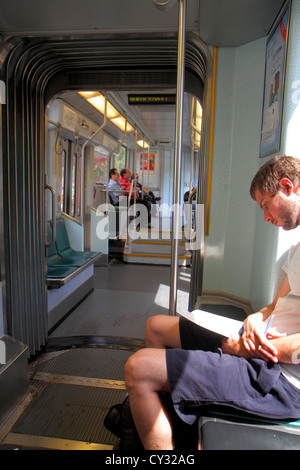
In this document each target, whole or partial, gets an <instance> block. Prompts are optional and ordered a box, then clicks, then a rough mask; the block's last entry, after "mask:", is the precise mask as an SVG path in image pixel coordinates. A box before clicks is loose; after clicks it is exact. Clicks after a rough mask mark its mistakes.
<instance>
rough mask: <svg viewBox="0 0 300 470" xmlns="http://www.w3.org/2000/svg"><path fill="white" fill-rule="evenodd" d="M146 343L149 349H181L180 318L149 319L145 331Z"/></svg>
mask: <svg viewBox="0 0 300 470" xmlns="http://www.w3.org/2000/svg"><path fill="white" fill-rule="evenodd" d="M145 342H146V345H147V347H148V348H159V349H166V348H179V347H181V342H180V333H179V318H178V317H173V316H168V315H156V316H154V317H151V318H149V319H148V321H147V323H146V329H145Z"/></svg>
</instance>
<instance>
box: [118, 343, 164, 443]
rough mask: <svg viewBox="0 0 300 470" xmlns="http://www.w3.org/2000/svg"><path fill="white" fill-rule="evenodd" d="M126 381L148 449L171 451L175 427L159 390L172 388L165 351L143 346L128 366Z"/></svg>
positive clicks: (139, 428)
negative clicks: (162, 401) (165, 410)
mask: <svg viewBox="0 0 300 470" xmlns="http://www.w3.org/2000/svg"><path fill="white" fill-rule="evenodd" d="M125 383H126V388H127V391H128V395H129V402H130V408H131V412H132V416H133V419H134V422H135V426H136V429H137V431H138V434H139V436H140V438H141V441H142V443H143V446H144V448H145V449H146V450H158V449H161V450H171V449H173V443H172V428H171V426H170V422H169V420H168V418H167V416H166V414H165V412H164V409H163V407H162V403H161V400H160V396H159V392H162V391H169V382H168V374H167V364H166V352H165V350H163V349H141V350H139V351H138V352H136V353H135V354H134V355H133V356H131V357H130V358H129V359H128V361H127V363H126V366H125Z"/></svg>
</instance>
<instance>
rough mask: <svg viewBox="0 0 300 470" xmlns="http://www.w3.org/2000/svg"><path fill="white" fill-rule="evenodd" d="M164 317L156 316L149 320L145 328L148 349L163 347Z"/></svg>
mask: <svg viewBox="0 0 300 470" xmlns="http://www.w3.org/2000/svg"><path fill="white" fill-rule="evenodd" d="M162 317H163V315H156V316H154V317H150V318H148V320H147V323H146V328H145V343H146V346H147V347H148V348H156V347H163V345H162V344H161V340H160V337H161V334H162V323H163V319H162Z"/></svg>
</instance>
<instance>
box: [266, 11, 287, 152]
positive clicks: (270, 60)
mask: <svg viewBox="0 0 300 470" xmlns="http://www.w3.org/2000/svg"><path fill="white" fill-rule="evenodd" d="M288 17H289V10H288V9H286V10H285V12H284V14H283V16H282V17H281V19H280V21H279V23H278V24H277V26H276V27H275V29H274V31H273V32H272V33H271V35H270V37H269V39H268V42H267V51H266V69H265V89H264V102H263V118H262V130H261V143H260V157H265V156H267V155H269V154H271V153H273V152H276V151H278V150H279V148H280V136H281V118H282V100H283V87H284V70H285V57H286V45H287V36H288V34H287V32H288Z"/></svg>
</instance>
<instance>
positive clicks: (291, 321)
mask: <svg viewBox="0 0 300 470" xmlns="http://www.w3.org/2000/svg"><path fill="white" fill-rule="evenodd" d="M251 196H252V198H254V199H255V200H256V201H257V202H258V204H259V205H260V207H261V208H262V210H263V211H264V217H265V221H266V222H269V221H270V222H272V223H273V224H275V225H276V226H281V227H283V229H284V230H290V229H293V228H296V227H297V226H298V225H299V223H300V160H297V159H294V158H291V157H275V158H274V159H272V160H271V161H269V162H267V163H266V164H265V165H264V166H263V167H262V168H261V170H259V171H258V173H257V175H256V176H255V178H254V179H253V182H252V185H251ZM284 270H285V271H286V275H285V278H284V280H283V282H282V284H281V286H280V288H279V290H278V293H277V295H276V297H275V299H274V302H272V303H271V304H270V305H267V306H266V307H264V308H263V309H261V310H260V311H259V312H257V313H254V314H253V315H250V316H249V317H248V318H247V319H246V320H245V322H244V331H243V334H242V336H240V335H237V336H236V337H231V338H222V337H221V336H219V335H216V334H214V333H211V332H208V330H205V329H203V328H200V327H199V326H197V325H195V324H193V323H191V322H189V321H187V320H185V319H183V318H178V317H171V316H156V317H152V318H150V319H149V320H148V323H147V326H146V344H147V346H148V348H146V349H141V350H140V351H138V352H136V353H135V354H134V355H132V356H131V357H130V358H129V360H128V361H127V363H126V367H125V381H126V387H127V390H128V394H129V400H130V406H131V411H132V415H133V419H134V421H135V425H136V428H137V431H138V433H139V436H140V438H141V440H142V442H143V445H144V448H145V449H152V450H154V449H163V450H167V449H172V448H173V443H172V428H171V425H170V422H169V419H168V416H167V413H166V411H165V409H164V407H163V406H162V401H161V392H170V394H171V399H172V402H173V406H174V408H175V411H176V412H177V415H178V416H179V417H180V418H181V420H182V421H184V422H185V423H187V424H192V423H193V422H194V421H195V420H196V418H197V416H198V414H199V411H200V409H201V406H203V405H209V404H214V405H222V406H223V407H224V406H227V407H228V408H229V411H230V407H231V408H234V409H235V410H241V411H243V412H247V413H251V414H252V415H253V414H254V415H257V416H264V417H267V418H271V419H299V418H300V365H299V358H300V244H298V245H296V246H295V247H292V249H291V250H290V254H289V257H288V259H287V262H286V264H285V267H284ZM271 313H273V314H274V320H273V323H272V327H271V329H270V330H269V332H268V334H267V337H266V336H265V328H266V324H267V322H268V319H269V317H270V315H271Z"/></svg>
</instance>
